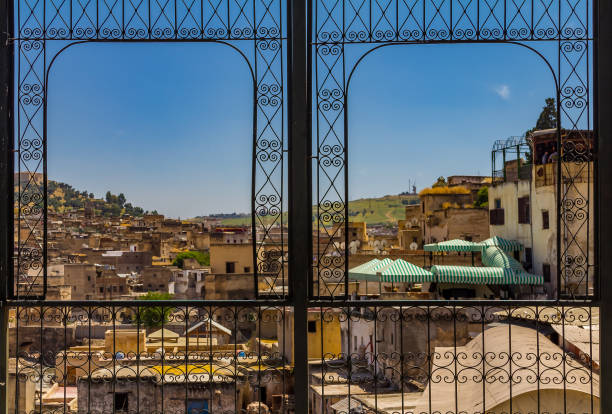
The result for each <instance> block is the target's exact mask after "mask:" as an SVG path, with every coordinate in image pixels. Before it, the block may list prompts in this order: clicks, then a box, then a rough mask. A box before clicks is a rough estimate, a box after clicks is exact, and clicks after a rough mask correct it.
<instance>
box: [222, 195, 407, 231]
mask: <svg viewBox="0 0 612 414" xmlns="http://www.w3.org/2000/svg"><path fill="white" fill-rule="evenodd" d="M418 202H419V197H418V196H417V195H412V194H411V195H387V196H384V197H379V198H361V199H359V200H353V201H349V220H350V221H365V222H366V223H367V224H368V225H374V224H387V223H388V224H395V223H397V221H398V220H402V219H404V218H405V217H406V213H405V207H406V205H409V204H416V203H418ZM315 208H316V207H313V217H314V215H315V214H316V209H315ZM223 216H226V217H220V218H221V224H223V225H225V226H249V225H251V216H250V215H247V214H241V215H235V216H233V217H227V215H223ZM285 219H286V213H285ZM285 222H286V221H285Z"/></svg>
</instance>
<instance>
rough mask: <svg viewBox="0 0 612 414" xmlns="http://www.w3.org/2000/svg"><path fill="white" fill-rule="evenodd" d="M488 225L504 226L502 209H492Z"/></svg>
mask: <svg viewBox="0 0 612 414" xmlns="http://www.w3.org/2000/svg"><path fill="white" fill-rule="evenodd" d="M489 223H490V224H491V225H492V226H502V225H503V224H504V209H503V208H494V209H493V210H490V211H489Z"/></svg>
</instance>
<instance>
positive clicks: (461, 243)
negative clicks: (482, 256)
mask: <svg viewBox="0 0 612 414" xmlns="http://www.w3.org/2000/svg"><path fill="white" fill-rule="evenodd" d="M423 249H424V250H425V251H426V252H474V251H480V250H482V246H481V245H480V243H473V242H470V241H466V240H461V239H454V240H448V241H443V242H439V243H431V244H426V245H425V246H423Z"/></svg>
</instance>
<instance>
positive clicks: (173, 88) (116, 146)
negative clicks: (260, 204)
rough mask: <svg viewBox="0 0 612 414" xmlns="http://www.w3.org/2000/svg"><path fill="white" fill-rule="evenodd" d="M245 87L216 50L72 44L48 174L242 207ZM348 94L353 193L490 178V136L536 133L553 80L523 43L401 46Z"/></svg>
mask: <svg viewBox="0 0 612 414" xmlns="http://www.w3.org/2000/svg"><path fill="white" fill-rule="evenodd" d="M251 93H252V91H251V83H250V80H249V74H248V70H247V68H246V66H245V65H244V63H243V61H242V60H241V58H240V57H239V56H238V55H237V54H236V53H235V52H234V51H232V50H231V49H229V48H227V47H225V46H222V45H214V44H148V45H144V44H134V45H116V44H115V45H108V44H95V45H92V44H89V45H85V46H82V45H79V46H75V47H73V48H71V49H69V50H68V51H66V52H65V53H63V54H62V55H61V56H60V58H58V60H57V62H56V63H55V64H54V67H53V71H52V73H51V76H50V82H49V101H48V102H49V105H48V172H49V178H50V179H56V180H60V181H64V182H67V183H69V184H71V185H73V186H74V187H76V188H77V189H80V190H83V189H87V190H88V191H92V192H94V193H95V194H96V196H102V195H103V194H104V193H105V192H106V191H107V190H111V191H112V192H113V193H119V192H123V193H124V194H125V195H126V197H127V199H128V200H129V201H131V202H132V203H133V204H135V205H140V206H142V207H143V208H145V209H149V210H153V209H157V210H158V211H159V212H162V213H165V214H168V215H170V216H175V217H177V216H180V217H192V216H195V215H201V214H207V213H217V212H233V211H236V212H247V211H248V210H249V208H250V173H251V150H252V148H251V117H252V114H251ZM348 93H349V110H348V114H349V128H350V144H349V160H350V166H349V168H350V169H349V171H350V176H349V179H350V187H349V191H350V198H351V199H354V198H361V197H366V196H381V195H384V194H397V193H399V192H402V191H405V190H408V180H409V179H411V180H416V182H417V186H418V188H423V187H425V186H428V185H430V184H431V183H432V182H433V181H434V180H435V178H436V177H438V176H440V175H444V176H448V175H453V174H483V175H485V174H489V173H490V171H491V165H490V148H491V145H492V143H493V141H494V140H495V139H499V138H506V137H508V136H510V135H517V134H522V133H524V131H525V130H526V129H528V128H530V127H532V126H533V125H534V124H535V120H536V118H537V115H538V113H539V111H540V109H541V107H542V106H543V104H544V99H545V98H546V97H548V96H553V82H552V80H551V76H550V73H549V72H548V69H547V68H546V67H545V66H544V64H543V63H542V62H541V61H540V60H539V58H538V57H537V56H536V55H535V54H533V53H531V52H529V51H527V50H526V49H523V48H520V47H518V46H510V45H497V46H484V45H480V46H473V45H472V46H460V45H444V46H443V45H436V46H431V45H430V46H423V45H421V46H395V47H389V48H385V49H382V50H379V51H377V52H374V53H373V54H371V55H370V56H369V57H368V58H366V60H364V61H363V62H362V64H361V65H360V67H359V68H358V69H357V71H356V73H355V76H354V79H353V81H352V84H351V86H350V90H349V92H348Z"/></svg>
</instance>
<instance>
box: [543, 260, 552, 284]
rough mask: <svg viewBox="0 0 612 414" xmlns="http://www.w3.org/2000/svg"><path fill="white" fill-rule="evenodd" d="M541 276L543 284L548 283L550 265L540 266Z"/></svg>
mask: <svg viewBox="0 0 612 414" xmlns="http://www.w3.org/2000/svg"><path fill="white" fill-rule="evenodd" d="M542 276H544V283H549V282H550V265H549V264H548V263H544V264H543V265H542Z"/></svg>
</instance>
